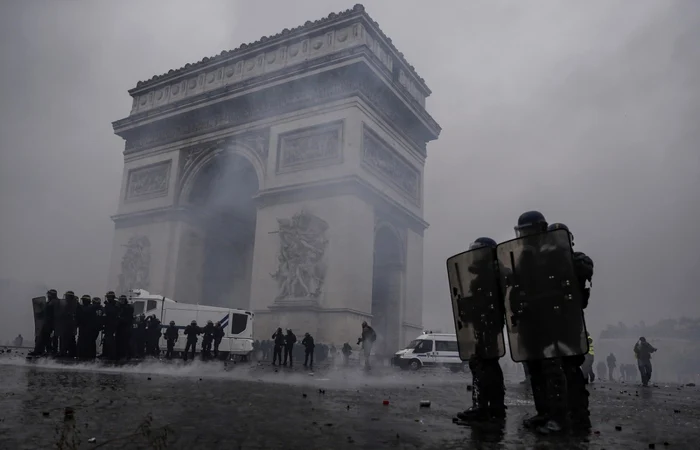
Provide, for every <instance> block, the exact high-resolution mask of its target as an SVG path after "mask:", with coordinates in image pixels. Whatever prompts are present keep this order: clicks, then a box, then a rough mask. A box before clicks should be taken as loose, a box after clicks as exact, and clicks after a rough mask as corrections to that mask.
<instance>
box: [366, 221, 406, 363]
mask: <svg viewBox="0 0 700 450" xmlns="http://www.w3.org/2000/svg"><path fill="white" fill-rule="evenodd" d="M404 255H405V250H404V243H403V239H402V237H401V233H400V232H399V230H398V229H396V227H394V226H393V225H391V224H388V223H387V224H379V225H378V226H377V227H375V233H374V256H373V274H372V311H371V314H372V327H373V328H374V329H375V331H376V333H377V343H376V350H375V354H376V355H378V356H383V357H388V356H390V355H392V354H393V353H394V352H396V351H397V350H398V349H399V346H400V333H401V311H402V308H401V304H402V302H403V288H402V286H403V280H404V273H405V256H404Z"/></svg>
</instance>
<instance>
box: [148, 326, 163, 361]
mask: <svg viewBox="0 0 700 450" xmlns="http://www.w3.org/2000/svg"><path fill="white" fill-rule="evenodd" d="M149 319H150V320H149V321H148V324H147V325H146V353H147V354H148V355H150V356H155V357H156V358H157V357H158V356H160V331H161V324H160V320H158V318H157V317H156V316H150V317H149Z"/></svg>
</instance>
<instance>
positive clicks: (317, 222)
mask: <svg viewBox="0 0 700 450" xmlns="http://www.w3.org/2000/svg"><path fill="white" fill-rule="evenodd" d="M277 222H278V224H279V231H277V233H278V234H279V237H280V251H279V256H278V267H277V271H276V272H275V273H273V274H271V276H272V278H273V279H274V280H275V281H277V283H278V294H277V299H279V300H282V299H285V300H292V299H309V298H318V297H319V296H320V295H321V293H322V289H323V283H324V281H325V277H326V265H325V261H324V255H325V253H326V248H327V247H328V239H327V238H326V231H327V230H328V223H326V222H325V221H324V220H323V219H321V218H319V217H317V216H315V215H313V214H311V213H309V212H306V211H302V212H301V213H298V214H295V215H294V216H293V217H292V218H291V219H277Z"/></svg>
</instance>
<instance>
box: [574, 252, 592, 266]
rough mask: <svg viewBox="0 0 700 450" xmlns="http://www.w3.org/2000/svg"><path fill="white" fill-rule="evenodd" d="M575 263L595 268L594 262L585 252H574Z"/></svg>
mask: <svg viewBox="0 0 700 450" xmlns="http://www.w3.org/2000/svg"><path fill="white" fill-rule="evenodd" d="M574 261H576V262H579V263H584V264H586V265H589V266H591V267H593V260H592V259H591V258H590V257H589V256H588V255H586V254H585V253H583V252H574Z"/></svg>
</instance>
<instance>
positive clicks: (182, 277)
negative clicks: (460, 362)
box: [110, 5, 440, 352]
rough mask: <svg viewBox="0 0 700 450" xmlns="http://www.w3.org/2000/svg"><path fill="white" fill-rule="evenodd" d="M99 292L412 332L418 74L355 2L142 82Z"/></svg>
mask: <svg viewBox="0 0 700 450" xmlns="http://www.w3.org/2000/svg"><path fill="white" fill-rule="evenodd" d="M129 94H130V95H131V97H133V105H132V109H131V113H130V114H129V116H128V117H127V118H125V119H121V120H118V121H116V122H114V124H113V125H114V132H115V133H116V134H117V135H118V136H120V137H122V138H123V139H124V140H125V141H126V146H125V150H124V177H123V182H122V188H121V189H122V190H121V196H120V202H119V208H118V211H117V214H116V215H115V216H113V220H114V222H115V237H114V243H113V251H112V260H111V272H110V288H111V289H118V290H120V291H125V290H127V289H130V288H143V289H147V290H149V291H150V292H152V293H158V294H162V295H165V296H167V297H170V298H173V299H175V300H178V301H181V302H186V303H202V304H210V305H220V306H228V307H235V308H244V309H250V310H253V311H254V312H255V314H256V324H255V337H256V338H257V339H269V337H270V335H271V334H272V332H273V331H274V330H275V329H276V328H277V327H278V326H282V327H289V328H292V329H293V330H294V331H295V332H296V333H304V332H307V331H308V332H310V333H311V334H312V335H313V336H314V337H315V339H316V341H317V342H324V343H328V344H330V343H334V344H335V345H341V344H342V343H343V342H350V343H351V345H352V344H354V340H355V339H356V338H357V336H358V335H359V329H360V323H361V322H362V321H363V320H367V321H368V322H370V323H371V324H372V325H373V326H374V328H375V329H376V331H377V334H378V335H379V342H378V345H379V349H380V351H381V350H382V349H384V350H385V351H387V352H388V351H392V352H393V351H395V350H396V349H397V348H398V347H399V346H400V345H402V344H404V343H405V342H406V341H407V340H410V339H412V338H413V337H414V336H415V335H416V334H417V333H419V332H420V331H421V318H422V313H423V306H422V304H423V232H424V230H425V229H426V227H427V223H426V222H425V221H424V220H423V168H424V165H425V159H426V143H427V142H429V141H431V140H435V139H437V137H438V135H439V133H440V127H439V125H438V124H437V123H436V122H435V120H433V118H432V117H431V116H430V115H429V114H428V113H427V112H426V110H425V99H426V97H427V96H428V95H429V94H430V90H429V89H428V87H427V86H426V84H425V82H424V80H423V79H422V78H420V77H419V76H418V74H417V73H416V72H415V70H414V68H413V67H412V66H411V65H410V64H409V63H408V62H407V61H406V60H405V59H404V57H403V55H402V54H401V53H400V52H399V51H398V50H397V49H396V48H395V47H394V45H393V44H392V42H391V40H390V39H389V38H388V37H387V36H385V35H384V33H383V32H382V31H381V30H380V28H379V26H378V25H377V23H376V22H374V21H373V20H372V19H371V18H370V17H369V15H367V13H366V12H365V10H364V8H363V7H362V6H361V5H356V6H355V7H354V8H353V9H351V10H348V11H345V12H342V13H339V14H331V15H329V16H328V17H327V18H324V19H321V20H317V21H315V22H307V23H306V24H305V25H303V26H300V27H297V28H295V29H292V30H287V29H285V30H283V31H282V32H281V33H279V34H277V35H275V36H270V37H262V38H261V39H260V40H258V41H256V42H254V43H252V44H247V45H246V44H244V45H241V46H240V47H239V48H237V49H235V50H232V51H225V52H222V53H221V54H220V55H217V56H214V57H212V58H204V59H203V60H202V61H200V62H198V63H194V64H187V65H186V66H185V67H183V68H181V69H177V70H170V71H169V72H168V73H166V74H164V75H161V76H155V77H153V78H151V79H150V80H148V81H143V82H139V83H138V84H137V86H136V87H135V88H134V89H131V90H130V91H129Z"/></svg>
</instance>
